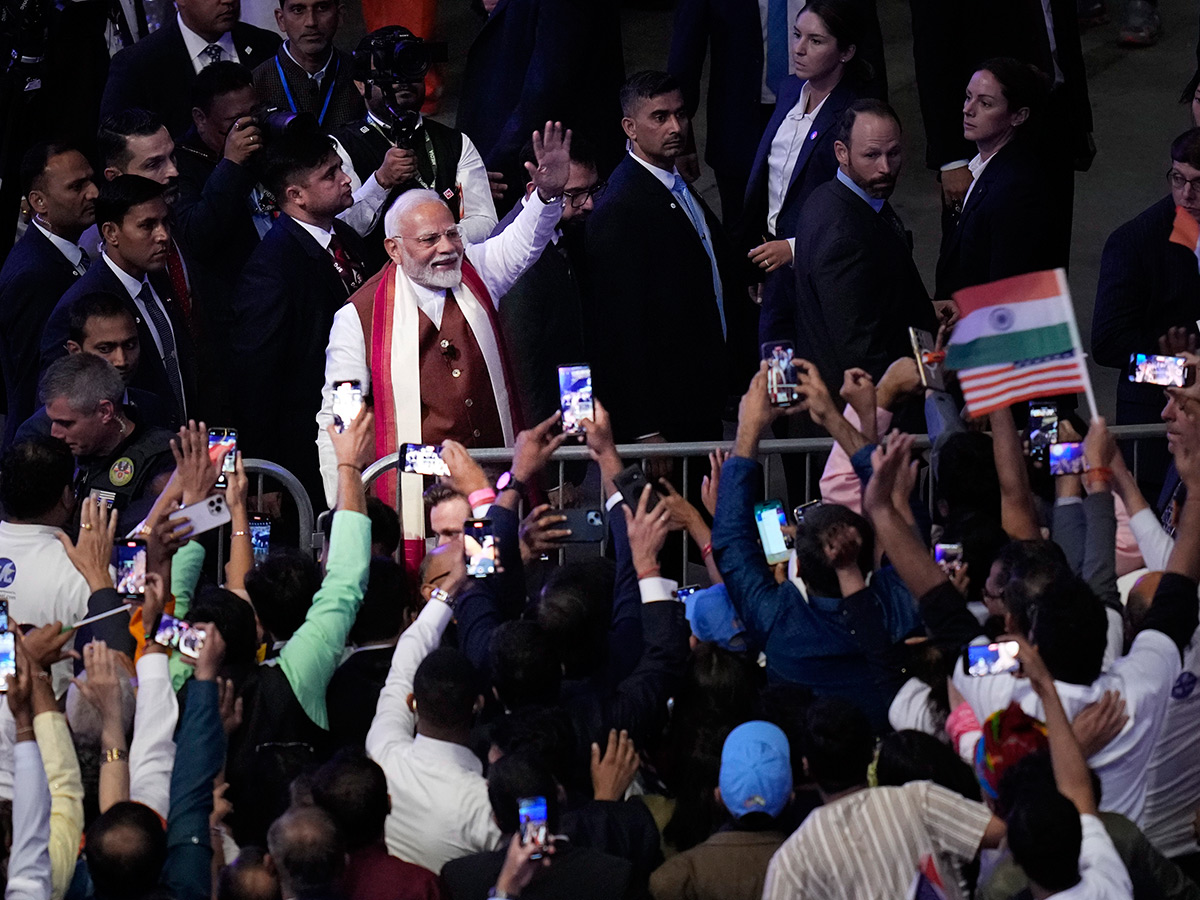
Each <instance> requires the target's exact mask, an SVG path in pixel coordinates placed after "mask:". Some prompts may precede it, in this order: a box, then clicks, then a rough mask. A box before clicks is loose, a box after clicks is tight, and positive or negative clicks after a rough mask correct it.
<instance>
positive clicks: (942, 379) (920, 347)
mask: <svg viewBox="0 0 1200 900" xmlns="http://www.w3.org/2000/svg"><path fill="white" fill-rule="evenodd" d="M908 337H909V340H910V341H912V348H913V355H914V356H915V357H916V358H917V371H919V372H920V373H921V384H922V385H923V386H924V387H927V388H931V389H932V390H935V391H944V390H945V389H946V372H945V367H944V366H943V365H942V363H943V362H944V361H945V359H946V354H945V352H944V351H940V350H938V349H937V342H936V341H934V339H933V335H932V334H930V333H929V332H928V331H924V330H922V329H920V328H909V329H908Z"/></svg>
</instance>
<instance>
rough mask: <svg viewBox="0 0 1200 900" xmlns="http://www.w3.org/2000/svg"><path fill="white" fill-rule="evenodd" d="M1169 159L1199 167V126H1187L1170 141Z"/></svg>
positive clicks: (1194, 167)
mask: <svg viewBox="0 0 1200 900" xmlns="http://www.w3.org/2000/svg"><path fill="white" fill-rule="evenodd" d="M1171 159H1172V161H1174V162H1181V163H1186V164H1187V165H1189V166H1191V167H1192V168H1193V169H1200V128H1189V129H1188V130H1187V131H1185V132H1184V133H1183V134H1181V135H1180V136H1179V137H1177V138H1175V140H1173V141H1171Z"/></svg>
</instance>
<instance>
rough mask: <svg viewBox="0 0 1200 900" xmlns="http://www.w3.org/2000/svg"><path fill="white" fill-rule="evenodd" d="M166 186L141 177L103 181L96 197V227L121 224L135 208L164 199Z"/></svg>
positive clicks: (128, 176)
mask: <svg viewBox="0 0 1200 900" xmlns="http://www.w3.org/2000/svg"><path fill="white" fill-rule="evenodd" d="M166 189H167V186H166V185H165V184H159V183H158V182H157V181H151V180H150V179H149V178H143V177H142V176H141V175H118V176H117V177H116V178H114V179H113V180H112V181H102V182H101V183H100V192H99V194H98V195H97V196H96V226H97V227H100V226H102V225H104V224H105V223H106V222H116V223H118V224H120V223H121V222H123V221H124V220H125V217H126V216H127V215H129V211H130V210H131V209H133V208H134V207H135V206H141V205H142V204H143V203H149V202H150V201H151V200H157V199H159V198H160V197H162V195H163V192H164V191H166Z"/></svg>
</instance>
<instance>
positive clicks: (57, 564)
mask: <svg viewBox="0 0 1200 900" xmlns="http://www.w3.org/2000/svg"><path fill="white" fill-rule="evenodd" d="M61 533H62V530H61V529H59V528H54V527H53V526H50V525H14V524H13V523H12V522H0V600H7V601H8V614H9V616H11V617H12V618H13V620H14V621H17V622H20V623H21V624H22V625H45V624H47V623H49V622H62V623H63V624H64V625H74V624H75V623H76V622H78V621H79V620H80V619H82V618H83V617H84V616H85V615H87V602H88V597H90V596H91V591H89V590H88V585H87V581H85V580H84V577H83V576H82V575H80V574H79V570H78V569H76V568H75V566H74V565H73V564H72V563H71V560H70V558H69V557H68V556H67V551H66V550H64V549H63V545H62V544H61V543H59V540H58V535H59V534H61Z"/></svg>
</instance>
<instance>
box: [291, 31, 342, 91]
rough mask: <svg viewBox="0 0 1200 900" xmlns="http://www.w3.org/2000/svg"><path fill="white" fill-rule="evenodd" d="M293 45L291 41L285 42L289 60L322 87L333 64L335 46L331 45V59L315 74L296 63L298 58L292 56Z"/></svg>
mask: <svg viewBox="0 0 1200 900" xmlns="http://www.w3.org/2000/svg"><path fill="white" fill-rule="evenodd" d="M291 43H292V42H291V41H290V40H289V41H284V42H283V52H284V53H286V54H287V55H288V59H290V60H291V61H292V62H294V63H296V65H297V66H299V67H300V71H302V72H303V73H304V74H305V75H307V76H308V77H309V78H311V79H312V80H313V81H315V82H316V83H317V84H318V85H320V84H321V83H322V82H323V81H324V80H325V73H326V72H328V71H329V64H330V63H331V62H333V45H332V44H331V45H330V47H329V59H327V60H325V65H323V66H321V68H319V69H317V71H315V72H310V71H308V70H307V69H306V68H304V66H301V65H300V63H299V62H297V61H296V57H294V56H292V49H291Z"/></svg>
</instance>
